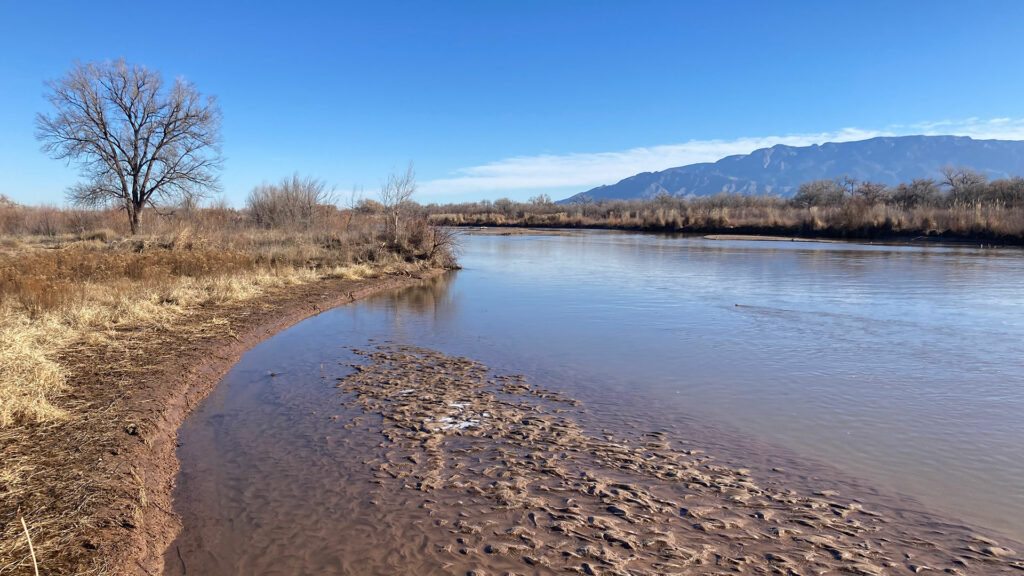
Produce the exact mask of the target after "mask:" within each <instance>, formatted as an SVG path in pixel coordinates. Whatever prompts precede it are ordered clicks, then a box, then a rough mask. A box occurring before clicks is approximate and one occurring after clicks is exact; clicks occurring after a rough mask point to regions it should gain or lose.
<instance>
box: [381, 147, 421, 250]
mask: <svg viewBox="0 0 1024 576" xmlns="http://www.w3.org/2000/svg"><path fill="white" fill-rule="evenodd" d="M415 193H416V170H415V169H414V168H413V165H412V162H409V165H408V166H407V167H406V168H405V173H404V174H398V173H395V172H392V173H391V175H389V176H388V179H387V181H386V182H385V183H384V184H382V185H381V187H380V195H379V198H380V203H381V204H383V205H384V212H385V214H386V215H387V218H388V220H387V228H388V233H389V234H390V235H391V239H392V241H393V242H398V238H399V236H400V234H401V224H402V210H403V204H405V203H406V202H408V201H409V200H410V199H412V195H413V194H415Z"/></svg>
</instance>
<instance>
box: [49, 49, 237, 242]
mask: <svg viewBox="0 0 1024 576" xmlns="http://www.w3.org/2000/svg"><path fill="white" fill-rule="evenodd" d="M47 87H48V88H49V93H48V94H47V99H48V100H49V101H50V103H51V104H52V105H53V107H54V108H55V112H54V113H53V114H50V115H47V114H39V115H38V116H37V117H36V130H37V132H36V137H37V138H38V139H39V140H40V141H41V142H43V151H44V152H46V153H48V154H50V155H51V156H52V157H53V158H55V159H62V160H67V161H68V162H72V161H74V162H76V163H78V164H79V166H80V168H81V171H82V176H83V177H85V178H86V179H87V180H86V181H85V182H82V183H80V184H78V185H76V186H74V187H73V188H72V189H71V190H70V191H69V192H68V197H69V198H70V199H71V200H72V201H74V202H76V203H79V204H86V205H97V204H106V203H114V204H116V205H118V206H120V207H122V208H123V209H124V210H125V212H126V213H127V214H128V218H129V221H130V223H131V230H132V233H133V234H134V233H136V232H138V229H139V213H140V212H141V211H142V209H143V208H144V207H145V206H147V205H149V206H154V205H156V204H157V203H158V202H164V203H174V202H180V201H181V200H183V199H195V198H198V197H202V196H204V195H206V194H207V193H208V192H210V191H215V190H217V189H218V180H217V172H218V171H219V170H220V168H221V165H222V160H221V156H220V120H221V113H220V108H219V107H218V106H217V101H216V99H215V98H214V97H213V96H208V97H206V98H204V97H203V96H202V95H201V94H200V93H199V91H198V90H196V88H195V86H194V85H193V84H191V83H190V82H187V81H185V80H184V79H182V78H177V79H175V80H174V84H173V85H172V86H170V87H169V88H168V89H164V83H163V79H162V78H161V76H160V72H158V71H156V70H150V69H148V68H146V67H144V66H139V65H135V64H129V63H127V62H125V61H124V59H121V60H117V61H115V62H110V61H107V62H90V63H87V64H82V63H79V62H76V63H75V64H74V66H73V67H72V69H71V70H70V71H69V72H68V73H67V75H66V76H64V77H63V78H60V79H58V80H53V81H50V82H48V83H47Z"/></svg>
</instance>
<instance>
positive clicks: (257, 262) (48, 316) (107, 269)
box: [0, 209, 435, 427]
mask: <svg viewBox="0 0 1024 576" xmlns="http://www.w3.org/2000/svg"><path fill="white" fill-rule="evenodd" d="M19 210H21V211H22V212H25V211H29V212H31V210H29V209H19ZM47 214H48V217H49V218H52V219H54V220H61V221H63V220H69V219H70V218H71V216H73V215H74V213H70V212H61V211H56V212H48V213H47ZM103 214H105V213H100V214H99V216H96V215H92V216H94V217H96V218H99V219H98V220H97V222H98V223H99V224H102V225H104V227H100V228H95V229H88V230H85V231H81V232H77V233H73V232H69V231H67V230H66V228H67V227H66V226H64V227H60V226H58V227H57V228H56V229H58V230H63V231H62V232H60V233H56V234H50V235H46V234H43V235H31V234H22V235H19V236H10V235H8V236H0V330H2V331H3V338H2V339H0V427H5V426H10V425H12V424H20V423H31V422H36V423H39V422H45V421H49V420H59V419H61V418H64V417H66V416H67V414H66V411H65V410H63V409H61V408H58V407H56V406H54V405H53V404H52V403H51V402H49V401H48V398H50V397H52V396H53V395H54V394H57V393H59V392H60V391H61V390H63V389H64V387H65V386H67V382H66V380H67V374H66V370H65V368H63V367H62V366H61V365H60V357H61V354H62V352H63V351H64V350H66V349H67V348H68V346H71V345H77V344H81V343H85V344H89V343H93V344H98V343H103V342H106V341H109V340H110V339H111V338H114V337H115V336H116V335H117V333H124V332H125V331H126V330H131V329H138V328H142V327H157V328H163V329H169V328H170V327H171V326H173V325H175V324H176V323H180V322H183V321H187V318H188V316H189V314H190V311H193V310H196V309H198V308H202V307H204V306H209V305H223V304H227V303H232V302H245V301H249V300H253V299H256V298H258V297H260V295H262V294H264V293H266V291H267V290H270V289H275V288H279V287H281V286H287V285H295V284H304V283H308V282H314V281H317V280H320V279H324V278H342V279H347V280H359V279H364V278H372V277H375V276H378V275H381V274H384V273H388V272H394V271H397V270H402V269H405V268H410V267H417V266H422V265H424V264H429V263H430V262H428V261H427V260H429V259H430V258H433V257H434V256H435V250H434V248H433V246H432V245H428V244H429V243H428V242H425V241H420V245H417V244H416V243H415V242H416V241H415V240H413V241H411V242H405V243H404V244H403V245H401V246H395V245H393V244H391V245H389V244H387V243H385V242H382V241H381V237H380V234H381V226H380V222H379V221H378V220H377V218H375V217H373V216H371V215H362V216H355V217H353V216H352V215H348V217H347V218H345V219H343V225H342V224H339V223H338V222H335V223H334V226H333V227H330V226H328V227H327V228H326V230H328V231H327V232H323V231H320V232H316V233H314V232H310V231H303V230H299V231H292V230H268V229H262V228H255V227H253V226H252V225H251V224H248V223H246V222H245V221H243V220H240V217H239V216H238V214H237V213H235V212H233V211H222V210H221V211H218V210H213V211H209V213H206V214H205V215H203V214H201V215H200V216H202V217H201V218H199V219H194V220H193V221H188V222H186V221H178V220H172V221H170V222H164V221H155V222H154V225H153V227H154V228H157V232H156V233H154V234H150V235H148V236H142V237H124V236H122V235H121V234H119V233H118V232H116V231H114V230H112V229H110V228H109V227H107V225H109V226H115V225H116V224H117V223H118V222H119V220H117V219H116V218H114V217H113V216H111V215H107V216H103ZM86 216H89V215H88V214H86V215H84V216H83V215H79V217H80V218H85V217H86ZM339 222H342V220H339ZM328 224H329V223H328ZM413 224H415V223H413ZM416 229H417V228H416V227H415V226H410V230H416ZM114 339H116V338H114Z"/></svg>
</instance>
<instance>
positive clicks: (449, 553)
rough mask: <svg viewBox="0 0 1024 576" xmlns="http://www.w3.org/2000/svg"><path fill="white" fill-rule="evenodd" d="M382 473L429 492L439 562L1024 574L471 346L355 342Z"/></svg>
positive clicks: (964, 542) (348, 380)
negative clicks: (590, 407) (735, 461)
mask: <svg viewBox="0 0 1024 576" xmlns="http://www.w3.org/2000/svg"><path fill="white" fill-rule="evenodd" d="M355 352H356V353H357V354H359V355H361V356H362V357H363V360H364V362H363V363H356V364H353V365H352V366H353V368H354V369H355V372H354V373H353V374H352V375H350V376H347V377H345V378H341V379H339V380H340V381H339V384H338V386H339V388H341V389H342V390H343V391H344V392H346V393H347V397H348V400H347V403H348V404H349V405H351V406H355V407H359V408H361V409H362V411H363V412H364V413H365V416H364V417H362V418H356V419H354V420H353V422H352V423H350V424H348V425H346V428H350V429H360V430H361V429H367V430H370V431H373V430H376V431H377V432H379V433H380V434H382V435H383V437H384V441H383V443H382V446H381V447H382V449H383V457H380V458H375V459H372V460H368V461H367V462H366V465H367V466H370V467H372V470H373V472H374V476H375V478H374V480H373V482H376V483H378V484H381V485H388V486H391V485H398V486H401V487H402V488H404V489H407V490H410V491H418V492H420V493H422V501H421V504H420V507H421V508H423V509H425V510H427V511H429V515H430V517H431V519H432V521H433V533H432V536H430V542H429V544H428V547H429V548H430V553H431V554H433V555H434V557H435V558H436V561H437V566H438V567H440V568H441V569H444V570H448V571H452V572H458V571H462V570H463V569H466V570H464V571H467V572H470V573H474V574H489V573H499V574H500V573H518V572H524V573H550V572H564V573H578V574H634V575H640V574H711V573H724V572H729V573H740V574H793V575H798V574H830V573H848V574H863V575H878V574H901V573H951V574H998V573H1018V574H1019V573H1021V570H1024V562H1022V560H1021V557H1020V556H1018V555H1017V554H1016V552H1014V551H1013V550H1010V549H1009V548H1006V547H1004V546H1001V545H1000V544H999V543H998V542H995V541H992V540H989V539H986V538H983V537H980V536H976V535H973V534H970V533H967V532H966V531H962V530H959V529H956V528H955V527H949V526H948V525H944V524H940V525H921V524H916V523H910V524H908V523H907V522H905V521H903V519H901V518H899V517H896V516H894V515H891V514H887V513H885V512H884V511H879V510H872V509H870V507H866V505H865V504H864V503H863V502H859V501H855V500H852V499H845V498H843V497H842V495H841V494H838V493H836V492H834V491H821V492H818V493H815V494H801V493H798V492H797V491H795V490H789V489H785V488H780V487H776V486H769V485H761V484H759V483H758V481H757V480H756V479H755V478H754V477H752V475H751V473H750V472H749V471H748V470H744V469H739V468H733V467H728V466H723V465H720V464H717V463H716V462H715V460H714V459H713V458H712V457H711V456H709V455H707V454H704V453H702V452H701V451H700V450H698V449H696V448H695V447H693V446H688V445H686V444H684V443H683V442H682V441H681V440H679V439H676V438H670V437H668V436H666V435H665V434H662V433H657V432H652V433H647V434H643V435H639V436H637V437H628V436H626V435H622V436H621V437H620V436H617V435H616V434H615V433H613V431H610V430H602V431H590V430H585V429H584V428H583V427H582V426H581V425H580V424H579V418H577V416H578V415H579V413H580V412H579V411H580V407H579V402H576V401H575V400H573V399H571V398H567V397H564V396H563V395H562V394H559V393H557V392H553V391H549V390H544V389H541V388H538V387H535V386H531V385H530V384H529V383H528V382H527V381H526V379H525V378H524V377H522V376H507V375H496V374H494V373H492V372H491V371H490V370H488V369H487V367H485V366H483V365H481V364H479V363H477V362H474V361H472V360H469V359H466V358H456V357H451V356H446V355H444V354H442V353H440V352H436V351H433V350H427V349H422V348H411V347H403V346H391V345H385V346H377V347H375V348H374V349H371V350H356V351H355Z"/></svg>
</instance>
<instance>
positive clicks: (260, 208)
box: [246, 174, 335, 230]
mask: <svg viewBox="0 0 1024 576" xmlns="http://www.w3.org/2000/svg"><path fill="white" fill-rule="evenodd" d="M334 201H335V194H334V191H333V190H331V189H329V188H328V187H327V184H326V183H325V182H324V181H322V180H318V179H316V178H313V177H302V176H299V175H298V174H295V175H293V176H292V177H291V178H285V179H283V180H281V182H279V183H278V184H261V185H259V186H257V187H256V188H254V189H253V191H252V192H250V193H249V197H248V199H246V208H247V209H248V211H249V216H250V218H252V220H253V222H255V223H256V224H257V225H258V226H263V227H265V228H287V229H301V230H308V229H309V228H310V227H312V226H313V225H314V224H315V223H316V221H317V216H318V215H319V214H320V213H321V212H322V208H323V207H325V206H327V205H333V204H334Z"/></svg>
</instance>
